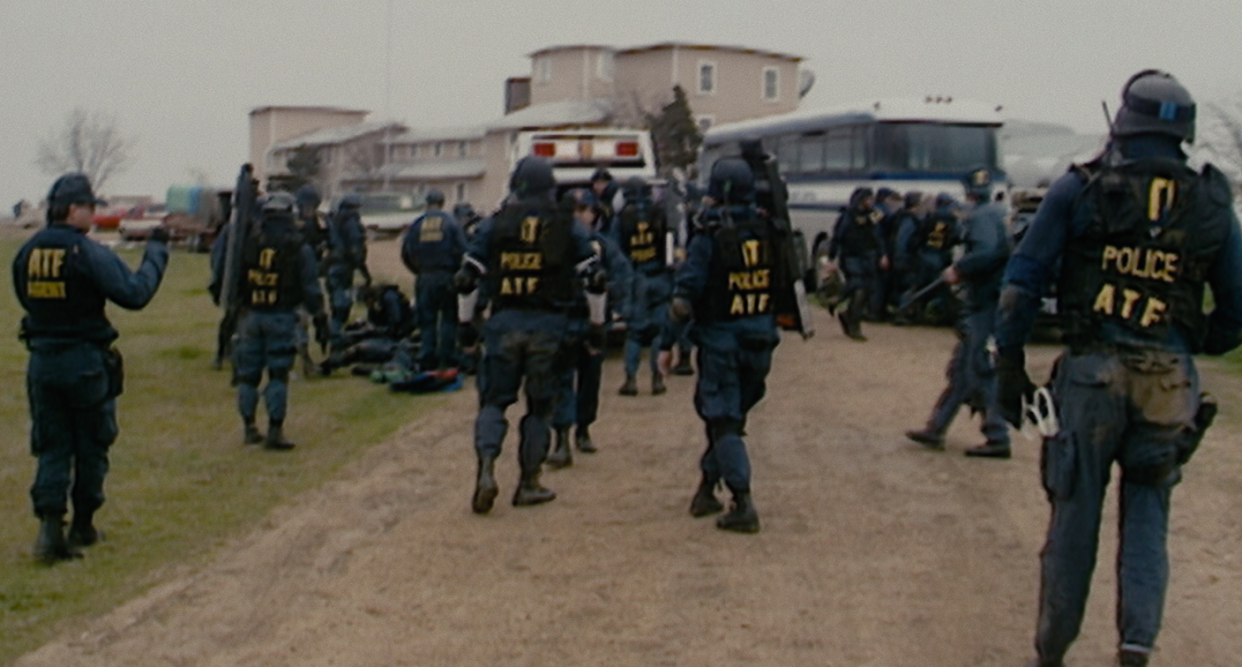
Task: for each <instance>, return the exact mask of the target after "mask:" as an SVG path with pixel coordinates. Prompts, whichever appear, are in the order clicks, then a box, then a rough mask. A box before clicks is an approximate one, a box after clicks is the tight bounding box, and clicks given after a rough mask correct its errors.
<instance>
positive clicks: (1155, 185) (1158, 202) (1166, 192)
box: [1147, 178, 1177, 222]
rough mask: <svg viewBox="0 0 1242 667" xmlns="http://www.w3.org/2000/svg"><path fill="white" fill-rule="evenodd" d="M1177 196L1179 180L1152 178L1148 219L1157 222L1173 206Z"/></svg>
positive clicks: (1148, 199)
mask: <svg viewBox="0 0 1242 667" xmlns="http://www.w3.org/2000/svg"><path fill="white" fill-rule="evenodd" d="M1176 197H1177V181H1171V180H1169V179H1167V178H1153V179H1151V192H1150V194H1148V196H1147V219H1148V220H1151V221H1152V222H1155V221H1157V220H1159V219H1160V218H1162V217H1164V214H1165V213H1167V212H1168V211H1169V209H1171V208H1173V200H1174V199H1175V198H1176Z"/></svg>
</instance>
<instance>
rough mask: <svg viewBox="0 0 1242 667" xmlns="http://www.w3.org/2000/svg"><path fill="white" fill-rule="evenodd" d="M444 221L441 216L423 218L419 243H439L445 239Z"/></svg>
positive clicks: (419, 232) (419, 230) (419, 229)
mask: <svg viewBox="0 0 1242 667" xmlns="http://www.w3.org/2000/svg"><path fill="white" fill-rule="evenodd" d="M443 223H444V221H443V220H441V219H440V218H439V216H432V217H428V218H423V224H422V226H420V227H419V228H418V241H419V243H437V242H439V241H443V240H444V229H443Z"/></svg>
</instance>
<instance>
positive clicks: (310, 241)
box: [294, 183, 328, 377]
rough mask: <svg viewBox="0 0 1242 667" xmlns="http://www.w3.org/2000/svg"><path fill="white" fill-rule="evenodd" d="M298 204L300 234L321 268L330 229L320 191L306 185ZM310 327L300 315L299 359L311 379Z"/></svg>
mask: <svg viewBox="0 0 1242 667" xmlns="http://www.w3.org/2000/svg"><path fill="white" fill-rule="evenodd" d="M294 200H295V202H296V204H297V228H298V233H299V234H301V235H302V238H303V239H304V240H305V241H306V245H308V246H310V249H311V251H312V252H313V253H314V254H315V265H316V266H319V264H320V263H322V262H323V257H324V253H325V252H326V250H327V245H328V227H327V225H326V224H325V223H324V220H323V216H322V215H320V213H319V204H320V202H322V201H323V199H322V198H321V197H320V196H319V190H318V188H316V187H315V186H314V185H312V184H310V183H306V184H305V185H303V186H302V187H300V188H298V191H297V194H295V195H294ZM309 325H310V316H309V314H307V313H303V312H299V313H298V358H299V359H301V360H302V375H304V376H305V377H311V376H312V375H313V374H315V373H316V372H317V371H316V366H315V361H314V360H313V359H311V355H310V337H309V336H307V331H306V329H307V327H308V326H309Z"/></svg>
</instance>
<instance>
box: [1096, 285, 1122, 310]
mask: <svg viewBox="0 0 1242 667" xmlns="http://www.w3.org/2000/svg"><path fill="white" fill-rule="evenodd" d="M1116 298H1117V288H1116V287H1113V286H1112V285H1109V284H1107V283H1105V284H1104V286H1103V287H1101V288H1100V293H1099V294H1097V295H1095V305H1094V306H1092V307H1091V312H1093V313H1104V314H1106V315H1112V314H1113V302H1114V301H1115V300H1116Z"/></svg>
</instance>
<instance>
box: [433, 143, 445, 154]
mask: <svg viewBox="0 0 1242 667" xmlns="http://www.w3.org/2000/svg"><path fill="white" fill-rule="evenodd" d="M441 155H444V143H443V142H440V141H437V142H436V148H435V156H436V157H440V156H441Z"/></svg>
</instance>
